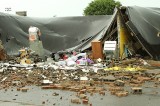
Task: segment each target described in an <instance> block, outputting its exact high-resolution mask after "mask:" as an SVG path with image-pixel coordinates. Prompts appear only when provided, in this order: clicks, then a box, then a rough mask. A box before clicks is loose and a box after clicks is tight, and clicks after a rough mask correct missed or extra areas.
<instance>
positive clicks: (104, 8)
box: [84, 0, 121, 15]
mask: <svg viewBox="0 0 160 106" xmlns="http://www.w3.org/2000/svg"><path fill="white" fill-rule="evenodd" d="M119 6H121V3H120V2H119V1H117V2H116V1H114V0H94V1H92V2H91V3H89V5H88V6H87V7H86V8H85V10H84V15H112V14H113V11H114V8H115V7H119Z"/></svg>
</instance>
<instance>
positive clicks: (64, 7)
mask: <svg viewBox="0 0 160 106" xmlns="http://www.w3.org/2000/svg"><path fill="white" fill-rule="evenodd" d="M91 1H92V0H0V12H6V11H5V8H11V11H10V12H8V13H12V14H14V13H15V11H27V15H28V16H30V17H53V16H57V17H65V16H82V15H83V10H84V9H85V7H86V6H87V5H88V4H89V3H90V2H91ZM119 1H120V2H121V3H122V5H124V6H133V5H136V6H143V7H160V0H119Z"/></svg>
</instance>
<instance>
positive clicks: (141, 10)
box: [127, 6, 160, 59]
mask: <svg viewBox="0 0 160 106" xmlns="http://www.w3.org/2000/svg"><path fill="white" fill-rule="evenodd" d="M127 14H128V17H129V23H128V25H129V27H130V28H131V30H132V31H133V32H134V33H135V35H136V37H137V38H138V40H139V42H141V44H142V45H143V47H144V48H145V49H146V51H147V52H148V53H149V54H150V55H151V56H152V57H153V58H155V59H160V37H159V36H158V33H160V9H158V8H145V7H138V6H133V7H127Z"/></svg>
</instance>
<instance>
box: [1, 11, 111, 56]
mask: <svg viewBox="0 0 160 106" xmlns="http://www.w3.org/2000/svg"><path fill="white" fill-rule="evenodd" d="M111 19H112V15H101V16H80V17H53V18H43V19H42V18H31V17H23V16H17V15H9V14H5V13H0V33H1V36H0V39H1V40H2V42H3V45H4V46H5V49H6V51H7V53H8V54H11V55H12V54H15V53H16V51H17V50H19V48H20V47H29V40H28V28H29V27H30V26H36V27H38V28H39V29H40V30H41V33H42V36H41V39H42V42H43V46H44V49H45V50H46V51H50V52H56V51H59V50H65V49H67V48H71V47H74V46H76V45H79V44H81V43H82V41H83V40H84V41H85V40H86V39H88V38H89V37H93V36H96V34H98V33H99V32H101V31H102V29H104V28H105V27H106V26H107V25H108V24H110V23H108V22H110V21H108V20H111ZM17 52H18V51H17Z"/></svg>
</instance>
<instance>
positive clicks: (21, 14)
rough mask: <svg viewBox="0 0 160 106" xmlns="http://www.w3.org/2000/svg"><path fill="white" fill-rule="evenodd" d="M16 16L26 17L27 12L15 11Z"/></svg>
mask: <svg viewBox="0 0 160 106" xmlns="http://www.w3.org/2000/svg"><path fill="white" fill-rule="evenodd" d="M16 14H17V15H20V16H27V11H17V12H16Z"/></svg>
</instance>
